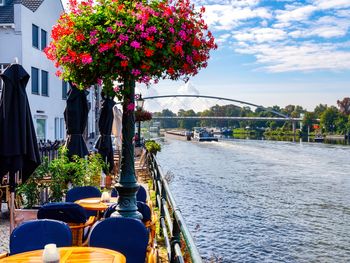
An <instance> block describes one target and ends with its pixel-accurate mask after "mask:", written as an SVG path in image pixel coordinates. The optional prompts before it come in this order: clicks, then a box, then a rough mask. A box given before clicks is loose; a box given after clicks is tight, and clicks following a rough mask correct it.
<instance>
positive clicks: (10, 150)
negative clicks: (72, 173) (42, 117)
mask: <svg viewBox="0 0 350 263" xmlns="http://www.w3.org/2000/svg"><path fill="white" fill-rule="evenodd" d="M0 77H1V79H2V80H3V89H2V94H1V100H0V180H1V179H2V177H3V176H4V175H5V174H7V173H8V174H9V179H10V180H9V181H10V191H11V204H10V212H11V214H10V216H11V227H10V230H11V231H12V229H13V224H14V222H13V212H14V191H15V185H16V179H15V178H16V177H17V176H16V175H18V174H19V172H20V174H21V176H22V182H25V181H26V180H27V179H28V177H29V176H30V175H31V174H32V173H33V172H34V170H35V169H36V168H37V167H38V166H39V165H40V163H41V161H40V155H39V150H38V143H37V139H36V133H35V129H34V125H33V120H32V115H31V112H30V107H29V102H28V98H27V94H26V90H25V88H26V85H27V83H28V80H29V78H30V76H29V74H28V73H27V72H26V71H25V70H24V68H23V67H22V66H21V65H19V64H12V65H11V66H10V67H8V68H7V69H6V70H5V72H4V73H3V74H1V75H0Z"/></svg>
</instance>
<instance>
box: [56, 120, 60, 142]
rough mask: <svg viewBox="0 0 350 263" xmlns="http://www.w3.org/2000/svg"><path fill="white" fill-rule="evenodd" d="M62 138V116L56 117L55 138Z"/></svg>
mask: <svg viewBox="0 0 350 263" xmlns="http://www.w3.org/2000/svg"><path fill="white" fill-rule="evenodd" d="M59 138H60V118H55V140H58V139H59Z"/></svg>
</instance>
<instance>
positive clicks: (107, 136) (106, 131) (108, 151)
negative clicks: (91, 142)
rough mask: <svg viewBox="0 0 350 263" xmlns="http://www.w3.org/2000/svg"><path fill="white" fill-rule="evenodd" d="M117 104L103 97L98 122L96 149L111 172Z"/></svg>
mask: <svg viewBox="0 0 350 263" xmlns="http://www.w3.org/2000/svg"><path fill="white" fill-rule="evenodd" d="M114 105H115V102H114V100H113V99H112V98H108V97H103V102H102V105H101V114H100V119H99V121H98V128H99V131H100V134H101V135H100V137H99V138H98V140H97V142H96V146H95V147H96V149H97V150H98V153H99V154H101V156H102V158H103V160H105V161H106V162H107V163H108V164H109V171H110V172H111V171H112V170H113V166H114V161H113V146H112V138H111V132H112V124H113V119H114V118H113V106H114Z"/></svg>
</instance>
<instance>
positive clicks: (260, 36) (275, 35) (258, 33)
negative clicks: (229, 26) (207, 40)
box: [233, 28, 287, 43]
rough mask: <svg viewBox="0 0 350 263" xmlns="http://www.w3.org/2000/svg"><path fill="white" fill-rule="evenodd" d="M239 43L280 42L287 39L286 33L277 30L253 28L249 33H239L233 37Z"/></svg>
mask: <svg viewBox="0 0 350 263" xmlns="http://www.w3.org/2000/svg"><path fill="white" fill-rule="evenodd" d="M233 36H234V38H236V39H237V40H238V41H254V42H256V43H263V42H267V41H278V40H282V39H285V38H286V37H287V34H286V32H284V31H283V30H281V29H275V28H253V29H250V30H249V31H247V32H243V33H241V32H239V33H236V34H234V35H233Z"/></svg>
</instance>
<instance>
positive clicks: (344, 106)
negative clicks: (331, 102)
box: [337, 97, 350, 115]
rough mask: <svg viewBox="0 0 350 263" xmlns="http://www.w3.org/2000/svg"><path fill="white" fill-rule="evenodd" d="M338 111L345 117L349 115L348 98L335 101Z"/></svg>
mask: <svg viewBox="0 0 350 263" xmlns="http://www.w3.org/2000/svg"><path fill="white" fill-rule="evenodd" d="M337 104H338V107H339V111H340V112H341V113H343V114H345V115H350V98H349V97H345V98H344V99H342V100H337Z"/></svg>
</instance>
